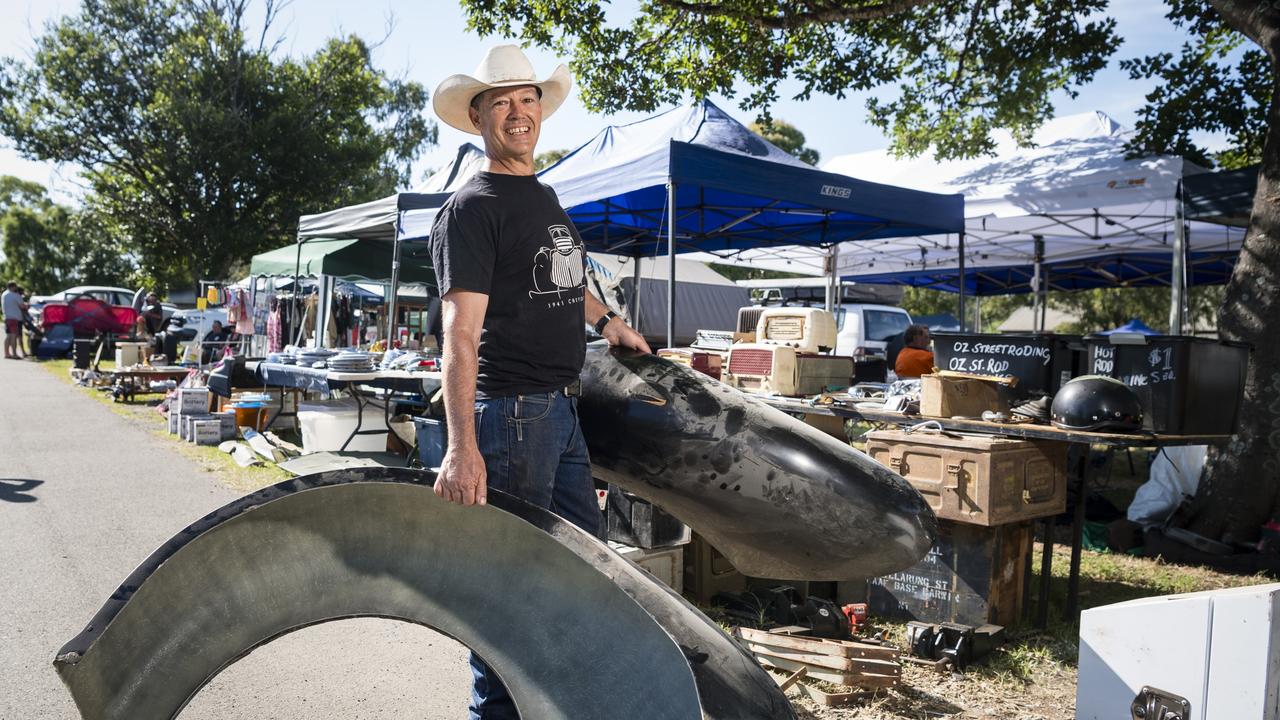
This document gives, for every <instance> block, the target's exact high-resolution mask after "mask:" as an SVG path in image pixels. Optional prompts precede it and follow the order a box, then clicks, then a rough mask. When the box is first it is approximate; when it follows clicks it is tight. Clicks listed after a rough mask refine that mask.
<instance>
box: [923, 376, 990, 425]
mask: <svg viewBox="0 0 1280 720" xmlns="http://www.w3.org/2000/svg"><path fill="white" fill-rule="evenodd" d="M987 410H996V411H1000V412H1006V413H1007V412H1008V411H1009V408H1008V406H1007V405H1006V403H1005V402H1004V401H1003V400H1002V399H1001V397H1000V392H999V390H998V385H997V383H995V382H988V381H986V380H974V379H971V378H952V377H940V376H938V375H924V376H922V377H921V378H920V414H921V415H928V416H930V417H942V418H950V417H967V418H981V417H982V413H983V412H985V411H987Z"/></svg>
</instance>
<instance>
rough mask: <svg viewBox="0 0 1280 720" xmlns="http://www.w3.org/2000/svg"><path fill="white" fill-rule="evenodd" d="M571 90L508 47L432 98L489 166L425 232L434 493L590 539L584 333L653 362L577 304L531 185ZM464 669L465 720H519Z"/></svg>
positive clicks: (625, 334) (563, 72)
mask: <svg viewBox="0 0 1280 720" xmlns="http://www.w3.org/2000/svg"><path fill="white" fill-rule="evenodd" d="M569 87H570V79H569V71H568V69H567V68H566V67H565V66H564V65H561V66H559V67H558V68H556V70H555V72H553V73H552V74H551V75H550V76H549V77H548V78H546V79H545V80H538V79H537V78H536V76H535V74H534V71H533V66H532V65H531V64H530V62H529V60H528V58H526V57H525V55H524V53H523V52H521V50H520V48H519V47H517V46H515V45H501V46H498V47H495V48H493V49H491V50H490V51H489V52H488V54H487V55H485V58H484V60H483V61H482V62H481V63H480V66H479V67H478V68H477V69H476V72H475V75H474V76H469V75H454V76H452V77H449V78H447V79H445V81H444V82H442V83H440V86H439V87H438V88H436V92H435V98H434V101H433V104H434V106H435V111H436V114H437V115H439V116H440V119H441V120H443V121H444V122H446V123H448V124H449V125H451V126H453V127H455V128H457V129H459V130H461V131H463V132H466V133H471V134H477V135H480V136H481V137H482V138H483V139H484V150H485V155H486V156H487V158H488V162H487V164H486V167H485V168H484V169H483V170H482V171H480V172H478V173H476V174H475V175H474V176H473V177H472V178H471V179H470V180H469V181H468V182H467V183H466V184H465V185H464V186H462V187H461V188H459V189H458V191H457V192H455V193H454V194H453V196H452V197H450V198H449V200H448V202H446V203H445V204H444V207H442V208H441V209H440V213H439V214H438V215H437V216H436V221H435V225H434V226H433V227H432V229H431V258H432V261H433V262H434V264H435V270H436V276H437V281H438V284H439V286H440V293H441V297H442V300H443V308H442V309H443V313H442V315H443V318H444V339H445V342H444V394H445V411H446V414H447V416H448V427H449V443H448V447H447V449H446V452H445V457H444V460H443V462H442V463H441V466H440V472H439V474H438V476H437V478H436V484H435V492H436V494H437V495H440V496H441V497H443V498H445V499H446V500H448V501H450V502H457V503H461V504H463V505H473V504H479V505H483V504H485V499H486V493H487V489H488V488H494V489H497V490H502V491H504V492H507V493H510V494H512V495H515V496H517V497H519V498H521V499H523V500H526V501H528V502H531V503H534V504H536V505H539V506H541V507H544V508H547V509H550V510H553V511H554V512H556V513H557V514H558V515H560V516H561V517H563V518H564V519H566V520H568V521H570V522H572V523H574V524H575V525H577V526H579V527H581V528H583V529H584V530H587V531H588V532H591V533H595V532H596V529H597V526H598V525H599V523H600V509H599V506H598V505H597V501H596V494H595V490H594V486H593V484H592V481H591V465H590V460H589V458H588V457H587V446H586V443H585V442H584V441H583V439H582V431H581V429H580V428H579V427H578V413H577V394H578V389H579V383H578V374H579V373H580V372H581V370H582V362H583V356H584V353H585V345H586V331H585V326H586V325H594V326H595V328H596V330H597V331H598V332H599V333H600V334H601V335H603V336H604V337H605V338H606V339H607V340H608V341H609V343H610V344H611V345H622V346H625V347H630V348H635V349H638V350H642V351H644V352H650V350H649V346H648V344H646V343H645V341H644V338H643V337H641V336H640V334H639V333H637V332H636V331H634V330H632V329H631V328H630V327H628V326H627V324H626V323H625V322H623V321H622V319H621V318H619V317H617V316H616V315H614V314H613V313H612V312H609V309H608V308H607V307H605V306H604V304H603V303H601V302H600V301H599V300H597V299H596V298H595V297H593V296H592V295H591V293H589V292H587V288H586V280H585V251H584V249H583V245H582V238H581V237H579V235H578V231H577V229H575V228H574V226H573V222H572V221H571V220H569V217H568V215H567V214H565V212H564V210H563V209H562V208H561V207H560V203H559V201H558V200H557V199H556V195H555V192H554V191H553V190H552V189H551V188H549V187H547V186H546V185H543V184H542V183H540V182H538V179H537V177H535V176H534V166H533V156H534V147H535V146H536V145H537V142H538V133H539V131H540V130H541V127H542V120H543V119H544V118H547V117H550V116H551V114H552V113H554V112H555V111H556V109H557V108H559V107H560V105H561V103H563V102H564V100H565V98H566V97H567V96H568V94H569ZM471 665H472V670H473V672H474V674H475V687H474V691H473V694H472V705H471V717H472V718H474V719H476V720H480V719H481V718H483V719H484V720H495V719H499V718H503V719H505V718H515V717H517V715H516V711H515V706H514V704H513V703H512V701H511V697H510V695H509V694H508V693H507V691H506V688H505V687H503V685H502V683H501V682H500V681H499V680H498V677H497V675H496V674H494V673H493V671H492V670H490V669H489V667H488V666H486V665H485V664H484V663H483V662H481V660H480V659H479V658H478V657H476V656H475V655H474V654H473V655H472V658H471Z"/></svg>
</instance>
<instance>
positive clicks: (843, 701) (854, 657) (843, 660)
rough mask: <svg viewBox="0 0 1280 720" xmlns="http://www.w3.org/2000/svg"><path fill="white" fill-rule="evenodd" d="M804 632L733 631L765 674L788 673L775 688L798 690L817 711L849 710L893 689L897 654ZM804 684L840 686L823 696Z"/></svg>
mask: <svg viewBox="0 0 1280 720" xmlns="http://www.w3.org/2000/svg"><path fill="white" fill-rule="evenodd" d="M804 631H805V629H804V628H799V627H790V628H778V629H776V630H774V631H772V632H766V631H764V630H753V629H751V628H745V627H739V628H734V630H733V635H734V637H735V638H737V639H738V640H739V641H740V642H741V643H742V646H743V647H744V648H746V650H747V651H748V652H750V653H751V654H752V655H754V656H755V658H756V660H757V661H759V662H760V664H761V665H763V666H764V667H765V668H766V669H769V670H775V671H781V672H784V673H787V677H786V679H785V680H780V681H779V685H780V686H781V687H782V688H783V689H784V690H786V689H787V688H789V687H792V686H796V687H799V688H800V689H801V690H802V691H803V692H805V693H807V694H808V695H809V697H810V698H812V699H813V700H814V702H817V703H819V704H821V705H826V706H835V705H847V704H849V703H851V702H854V701H857V700H861V699H863V698H865V697H869V696H871V695H873V694H874V693H875V691H876V690H880V689H884V688H891V687H895V686H897V685H898V684H899V683H900V682H901V681H902V666H901V665H900V664H899V662H898V660H899V656H900V653H899V651H898V649H897V648H895V647H890V646H887V645H876V644H872V643H864V642H854V641H851V640H831V639H827V638H815V637H808V636H806V635H804V634H800V633H803V632H804ZM805 678H808V679H811V680H821V681H823V682H827V683H832V684H834V685H839V686H841V688H842V690H841V691H837V692H825V691H824V690H822V689H820V688H818V687H815V686H813V685H810V684H806V683H804V682H801V680H803V679H805Z"/></svg>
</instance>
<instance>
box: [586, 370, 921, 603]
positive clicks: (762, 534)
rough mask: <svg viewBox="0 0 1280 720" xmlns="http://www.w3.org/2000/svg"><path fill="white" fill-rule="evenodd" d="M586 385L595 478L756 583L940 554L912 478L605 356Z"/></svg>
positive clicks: (748, 402) (847, 575)
mask: <svg viewBox="0 0 1280 720" xmlns="http://www.w3.org/2000/svg"><path fill="white" fill-rule="evenodd" d="M582 378H583V383H582V388H583V394H582V398H581V401H580V403H579V409H580V412H581V416H582V428H583V434H584V436H585V437H586V440H587V445H588V446H589V447H590V450H591V463H592V465H593V466H594V468H595V470H596V475H597V476H598V477H601V478H602V479H605V480H608V481H609V482H611V483H615V484H617V485H619V486H621V487H623V488H625V489H626V490H629V491H630V492H633V493H635V494H637V495H639V496H641V497H643V498H645V499H646V500H649V501H651V502H653V503H655V504H657V505H659V506H661V507H662V508H663V509H664V510H666V511H667V512H669V513H671V514H672V515H675V516H676V517H677V518H679V519H680V520H681V521H682V522H684V523H685V524H686V525H689V526H690V527H692V528H693V529H694V530H696V531H697V532H698V533H699V534H701V535H702V536H703V537H705V538H707V540H709V541H710V542H711V544H712V545H714V546H715V547H716V548H717V549H718V550H720V552H722V553H724V554H725V556H726V557H728V558H729V561H730V562H732V563H733V565H734V567H736V568H737V569H738V570H739V571H741V572H743V573H745V574H747V575H753V576H756V577H767V578H783V579H793V580H848V579H853V578H869V577H875V576H878V575H885V574H887V573H891V572H895V571H898V570H901V569H903V568H906V567H910V566H911V565H912V564H914V563H915V562H916V561H918V560H920V559H921V558H923V557H924V555H925V553H927V552H928V551H929V548H930V547H932V545H933V537H934V535H935V534H936V532H937V520H936V519H935V518H934V515H933V511H932V510H930V509H929V506H928V504H926V503H925V501H924V498H923V497H921V496H920V493H918V492H916V490H915V489H914V488H912V487H911V486H910V485H909V484H908V483H907V481H906V480H904V479H903V478H902V477H901V476H899V475H898V474H896V473H894V472H892V471H890V470H888V469H886V468H884V467H883V466H881V465H880V464H879V463H877V462H875V461H874V460H872V459H871V458H869V457H867V456H866V455H863V454H862V453H860V452H858V451H856V450H854V449H853V448H851V447H849V446H848V445H847V444H845V443H841V442H840V441H838V440H836V439H835V438H832V437H830V436H828V435H826V434H825V433H822V432H820V431H818V430H817V429H815V428H813V427H810V426H809V425H806V424H804V423H803V422H800V421H799V420H796V419H795V418H793V417H791V416H789V415H787V414H786V413H783V412H780V411H778V410H776V409H774V408H771V407H769V406H768V405H765V404H764V403H762V402H760V401H759V400H756V399H755V398H752V397H750V396H749V395H746V394H744V393H742V392H739V391H738V390H735V389H733V388H730V387H728V386H726V385H723V384H721V383H718V382H716V381H715V380H712V379H711V378H709V377H707V376H705V375H703V374H701V373H699V372H696V371H694V370H693V369H691V368H688V367H686V366H684V365H680V364H678V363H673V362H669V361H667V360H663V359H662V358H659V357H656V356H653V355H646V354H643V353H637V352H633V351H628V350H602V349H599V347H598V346H596V347H593V348H592V350H591V351H589V352H588V353H587V361H586V365H585V367H584V368H583V372H582Z"/></svg>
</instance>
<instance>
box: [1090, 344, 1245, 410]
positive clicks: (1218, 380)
mask: <svg viewBox="0 0 1280 720" xmlns="http://www.w3.org/2000/svg"><path fill="white" fill-rule="evenodd" d="M1088 345H1089V372H1091V373H1093V374H1095V375H1106V376H1107V377H1113V378H1116V379H1117V380H1120V381H1121V382H1123V383H1124V384H1126V385H1128V386H1129V387H1131V388H1133V389H1134V392H1136V393H1137V394H1138V398H1139V399H1140V400H1141V401H1142V409H1143V416H1144V417H1143V427H1144V428H1145V429H1147V430H1150V431H1152V432H1158V433H1180V434H1199V433H1205V434H1224V435H1226V434H1230V433H1233V432H1235V427H1236V415H1237V413H1238V411H1239V407H1240V402H1241V398H1242V396H1243V394H1244V377H1245V371H1246V369H1247V368H1248V359H1249V348H1248V346H1246V345H1241V344H1237V343H1224V342H1217V341H1213V340H1208V339H1206V338H1196V337H1183V336H1174V335H1160V336H1151V337H1146V338H1143V337H1132V336H1127V335H1126V336H1118V337H1117V336H1110V337H1108V336H1103V335H1091V336H1089V338H1088Z"/></svg>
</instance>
